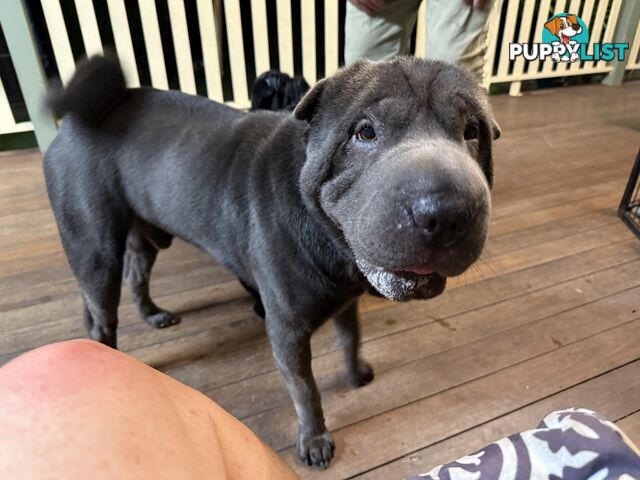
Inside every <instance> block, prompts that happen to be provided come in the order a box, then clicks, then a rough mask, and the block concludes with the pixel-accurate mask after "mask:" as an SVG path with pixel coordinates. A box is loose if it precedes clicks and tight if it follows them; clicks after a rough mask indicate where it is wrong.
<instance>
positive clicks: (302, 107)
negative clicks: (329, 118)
mask: <svg viewBox="0 0 640 480" xmlns="http://www.w3.org/2000/svg"><path fill="white" fill-rule="evenodd" d="M326 85H327V79H326V78H323V79H322V80H320V81H319V82H318V83H316V84H315V85H314V86H313V88H312V89H311V90H309V91H308V92H307V94H306V95H305V96H304V97H302V100H300V103H298V105H297V106H296V108H295V109H294V110H293V116H294V118H296V119H297V120H306V121H307V122H310V121H311V120H312V119H313V117H314V115H315V114H316V112H317V111H318V104H319V103H320V97H321V96H322V92H323V91H324V89H325V87H326Z"/></svg>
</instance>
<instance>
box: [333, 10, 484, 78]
mask: <svg viewBox="0 0 640 480" xmlns="http://www.w3.org/2000/svg"><path fill="white" fill-rule="evenodd" d="M420 1H421V0H392V1H389V0H387V2H386V5H385V7H384V9H383V10H382V11H381V12H380V13H378V14H377V15H376V16H373V17H370V16H369V15H367V14H366V13H364V12H362V11H360V10H358V9H357V8H356V7H354V6H353V5H352V4H351V3H350V2H347V17H346V22H345V49H344V59H345V62H346V63H347V64H349V63H353V62H355V61H356V60H358V59H360V58H368V59H370V60H384V59H388V58H392V57H394V56H396V55H403V54H404V55H407V54H410V53H411V52H410V51H409V50H410V48H411V33H412V32H413V28H414V27H415V24H416V19H417V15H418V7H419V6H420ZM425 1H426V2H427V6H426V35H425V37H426V41H425V56H426V58H431V59H437V60H446V61H449V62H454V63H458V64H459V65H461V66H463V67H464V68H466V69H468V70H469V71H471V73H473V74H474V75H475V76H476V78H478V80H482V72H483V65H484V58H485V55H486V51H487V19H488V17H489V11H490V10H491V4H489V5H487V6H485V7H484V9H482V10H478V9H474V8H472V7H471V6H470V5H467V4H466V3H464V2H463V0H425Z"/></svg>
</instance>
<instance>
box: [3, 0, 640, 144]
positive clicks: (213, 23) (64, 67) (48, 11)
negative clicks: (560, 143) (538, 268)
mask: <svg viewBox="0 0 640 480" xmlns="http://www.w3.org/2000/svg"><path fill="white" fill-rule="evenodd" d="M129 1H136V0H106V2H107V6H108V14H109V21H110V23H111V27H112V33H113V38H114V43H115V45H114V46H115V50H116V51H117V53H118V57H119V58H120V61H121V62H122V64H123V67H124V70H125V73H126V76H127V81H128V83H129V85H131V86H138V85H140V79H139V77H138V69H137V66H136V56H135V53H134V48H133V42H132V37H131V33H130V25H129V20H128V18H127V12H126V7H125V2H129ZM221 1H222V0H167V4H168V8H169V20H170V24H171V34H172V39H173V44H174V50H175V62H176V66H177V74H178V80H179V87H180V90H182V91H184V92H187V93H196V80H195V76H194V69H193V65H192V56H191V48H192V45H191V44H190V41H189V32H188V26H187V18H186V13H185V2H195V6H196V9H197V14H198V26H199V30H200V43H201V48H202V52H203V65H204V74H205V80H206V82H205V83H206V94H207V96H208V97H209V98H211V99H213V100H218V101H223V86H222V85H223V77H222V75H223V74H224V72H223V69H222V68H221V65H222V64H221V56H220V52H221V50H220V47H221V42H220V38H221V36H220V33H221V32H220V31H219V30H220V29H221V27H222V26H223V25H224V26H225V27H226V35H227V46H228V52H227V53H228V58H229V64H230V72H228V74H229V75H230V82H231V86H232V92H233V99H232V100H231V101H228V103H230V104H232V105H233V106H235V107H239V108H246V107H248V106H249V104H250V100H249V92H250V87H251V86H250V85H248V84H247V75H246V64H247V62H246V60H247V59H246V58H245V53H244V52H245V48H244V42H245V41H246V40H245V39H246V38H251V37H252V38H253V51H254V56H255V58H254V59H253V62H254V63H255V69H256V72H257V73H258V74H259V73H261V72H263V71H266V70H268V69H269V68H270V67H271V64H272V62H271V59H270V58H269V38H268V28H267V2H266V0H224V15H222V14H221V12H222V9H221V8H220V2H221ZM241 1H246V2H250V11H251V18H252V32H251V33H252V35H251V37H249V35H248V32H243V31H242V28H241V8H240V7H241V4H240V2H241ZM338 1H339V0H325V1H324V5H323V9H324V11H323V17H324V35H323V37H324V52H325V58H324V69H325V74H326V75H330V74H331V73H333V72H335V70H337V69H338V66H339V65H338V59H339V52H338V48H339V46H338V45H339V43H338V22H339V10H338V3H337V2H338ZM341 1H342V0H341ZM503 1H504V2H508V5H507V8H506V13H502V8H501V6H502V4H503V3H502V2H503ZM40 2H41V5H42V10H43V12H44V16H45V21H46V25H47V29H48V33H49V37H50V39H51V44H52V48H53V53H54V56H55V62H56V65H57V68H58V71H59V73H60V76H61V79H62V81H63V82H65V81H67V80H68V79H69V78H70V76H71V75H72V74H73V71H74V70H75V61H74V56H73V53H72V49H71V44H70V40H69V34H68V30H67V26H66V25H65V20H64V17H63V13H62V8H61V6H60V1H59V0H40ZM74 2H75V9H76V13H77V17H78V22H79V25H80V31H81V36H82V40H83V42H84V48H85V51H86V52H87V55H93V54H96V53H101V52H103V50H104V48H105V46H104V45H103V43H102V41H101V39H100V33H99V29H98V22H100V21H101V20H102V19H100V18H96V13H95V10H94V5H93V2H92V0H74ZM621 4H622V0H569V1H567V0H497V1H496V5H495V7H494V9H493V12H492V15H491V19H490V32H489V36H488V38H490V39H491V41H490V44H489V54H488V58H487V62H486V68H485V84H486V85H487V86H489V85H490V84H493V83H502V82H512V85H513V87H515V88H512V92H515V91H517V90H518V89H519V85H520V83H519V82H521V81H524V80H530V79H536V78H547V77H558V76H567V75H584V74H592V73H603V72H609V71H611V70H612V68H613V67H612V66H611V65H610V64H608V63H607V62H602V61H600V62H576V63H574V64H571V65H568V64H562V65H556V64H555V63H554V62H545V63H543V64H541V63H540V62H537V61H531V62H527V61H524V60H522V59H518V60H517V61H516V62H514V63H512V62H509V59H508V55H507V48H508V44H509V43H510V42H513V41H519V42H526V41H528V39H529V36H530V33H531V31H532V30H531V29H534V30H533V32H534V33H535V34H536V35H540V33H537V32H542V28H543V24H544V22H545V20H546V19H547V18H548V16H549V12H550V11H553V12H564V11H569V12H580V13H579V15H580V16H581V17H582V18H583V20H584V21H585V22H586V23H587V25H591V42H592V43H593V42H596V41H602V42H608V41H611V40H612V38H613V34H614V31H615V28H616V25H617V22H618V19H619V15H620V9H621ZM137 7H138V9H139V12H140V21H141V25H142V31H143V36H144V44H145V51H146V55H147V59H148V65H149V76H150V78H151V82H150V83H151V85H152V86H153V87H156V88H161V89H166V88H168V86H169V82H168V79H167V71H166V67H165V53H164V51H163V46H162V42H161V35H160V26H159V22H158V13H157V10H156V2H155V0H137ZM424 10H425V6H424V3H423V4H422V6H421V11H420V14H419V16H418V18H419V21H418V27H417V28H418V30H417V41H416V45H417V51H416V54H417V55H424V47H423V45H424V35H425V30H424V29H425V22H424V18H425V11H424ZM275 13H276V18H277V32H278V33H277V50H278V56H279V66H280V69H281V70H282V71H284V72H286V73H289V74H292V73H293V70H294V51H293V49H294V42H293V33H292V25H293V23H292V9H291V0H276V12H275ZM316 13H317V12H316V11H315V2H314V1H313V0H300V20H301V22H300V23H301V35H302V42H301V56H302V74H303V75H304V77H305V78H306V80H307V81H308V82H309V83H310V84H313V83H315V81H316V80H317V79H318V78H317V72H316V38H317V35H316V31H315V24H316V22H315V17H316ZM222 17H224V18H222ZM502 17H504V18H502ZM519 17H521V18H522V22H521V27H520V28H519V31H517V32H516V24H517V19H518V18H519ZM501 24H503V27H502V28H503V35H502V37H501V38H502V41H501V42H500V43H499V44H498V41H497V39H498V30H499V28H500V25H501ZM538 38H539V37H538ZM537 41H539V40H537ZM639 47H640V25H639V26H638V29H637V31H636V34H635V39H634V41H633V42H632V48H631V49H630V52H629V61H628V64H627V69H637V68H640V58H639V51H638V49H639ZM496 59H498V61H497V67H496V68H494V63H495V60H496ZM32 128H33V127H32V125H31V122H20V123H17V122H16V121H15V119H14V115H13V113H12V110H11V108H10V105H9V102H8V100H7V96H6V93H5V89H4V86H3V85H2V82H0V134H3V133H12V132H20V131H27V130H31V129H32Z"/></svg>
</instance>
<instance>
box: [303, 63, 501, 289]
mask: <svg viewBox="0 0 640 480" xmlns="http://www.w3.org/2000/svg"><path fill="white" fill-rule="evenodd" d="M294 115H295V116H296V117H297V118H298V119H304V120H307V121H308V122H309V125H308V129H307V136H308V143H307V160H306V163H305V165H304V167H303V170H302V174H301V178H300V183H301V189H302V192H303V196H304V197H305V201H306V202H307V204H308V205H309V206H310V207H311V208H312V209H314V210H315V211H316V212H317V213H318V214H319V215H321V216H323V217H324V219H325V220H326V223H327V224H329V225H330V228H335V229H337V230H339V233H340V234H341V236H342V237H343V238H344V239H345V241H346V244H347V246H348V248H349V249H350V251H351V252H352V253H353V256H354V257H355V260H356V263H357V265H358V268H360V270H361V271H362V273H363V274H364V275H365V276H366V277H367V279H368V280H369V282H370V283H371V284H372V285H373V286H374V287H375V288H376V289H377V290H378V291H379V292H380V293H382V294H383V295H385V296H386V297H388V298H391V299H394V300H408V299H412V298H431V297H433V296H436V295H438V294H440V293H441V292H442V291H443V290H444V287H445V284H446V277H449V276H455V275H459V274H461V273H462V272H464V271H465V270H466V269H467V268H468V267H469V266H470V265H471V264H472V263H473V262H474V261H475V260H477V259H478V257H479V255H480V253H481V251H482V248H483V246H484V242H485V239H486V236H487V227H488V224H489V216H490V211H491V202H490V193H489V188H490V185H491V183H492V160H491V142H492V140H493V139H494V138H497V137H498V136H499V132H500V131H499V129H498V126H497V125H496V123H495V122H494V120H493V118H492V116H491V112H490V111H489V108H488V105H487V100H486V95H485V94H484V92H483V91H482V90H481V89H480V88H479V87H478V86H477V85H476V83H475V81H474V80H473V79H472V78H471V77H470V76H469V75H468V74H466V73H465V72H463V71H462V70H461V69H459V68H457V67H455V66H452V65H448V64H445V63H441V62H429V61H425V60H419V59H415V58H409V57H406V58H398V59H395V60H392V61H387V62H360V63H357V64H354V65H352V66H350V67H348V68H345V69H343V70H341V71H340V72H339V73H338V74H337V75H335V76H334V77H331V78H329V79H327V80H324V81H322V82H320V83H318V85H316V86H315V87H314V88H313V89H312V90H311V91H310V92H309V93H308V94H307V96H305V97H304V98H303V100H302V102H301V103H300V105H298V107H297V108H296V110H295V112H294Z"/></svg>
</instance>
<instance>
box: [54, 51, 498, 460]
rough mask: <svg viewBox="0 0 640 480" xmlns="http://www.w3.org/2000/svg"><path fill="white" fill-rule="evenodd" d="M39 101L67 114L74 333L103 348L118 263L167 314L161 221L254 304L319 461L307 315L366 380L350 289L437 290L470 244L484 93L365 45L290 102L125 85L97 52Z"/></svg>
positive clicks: (482, 145) (320, 432)
mask: <svg viewBox="0 0 640 480" xmlns="http://www.w3.org/2000/svg"><path fill="white" fill-rule="evenodd" d="M50 103H51V106H52V107H53V109H54V110H55V111H56V112H57V113H58V114H60V115H65V118H64V120H63V122H62V126H61V128H60V131H59V133H58V135H57V137H56V138H55V140H54V142H53V143H52V144H51V146H50V148H49V149H48V151H47V152H46V155H45V159H44V170H45V175H46V184H47V189H48V193H49V198H50V201H51V205H52V208H53V211H54V213H55V218H56V221H57V224H58V227H59V230H60V236H61V237H62V243H63V245H64V250H65V252H66V255H67V257H68V260H69V263H70V265H71V268H72V270H73V272H74V274H75V276H76V277H77V280H78V283H79V286H80V289H81V292H82V297H83V299H84V323H85V326H86V328H87V331H88V333H89V336H90V337H91V338H93V339H95V340H98V341H100V342H103V343H105V344H107V345H110V346H112V347H116V328H117V325H118V317H117V311H118V303H119V300H120V287H121V279H122V277H123V276H124V278H125V279H126V281H127V283H128V284H129V286H130V288H131V290H132V292H133V298H134V299H135V302H136V304H137V306H138V307H139V309H140V314H141V315H142V318H143V319H144V320H145V321H147V322H148V323H149V324H151V325H152V326H153V327H156V328H163V327H167V326H170V325H173V324H175V323H177V322H178V321H179V319H178V318H177V317H176V316H174V315H172V314H171V313H170V312H168V311H166V310H163V309H162V308H160V307H159V306H157V305H156V304H155V303H154V302H153V300H152V299H151V298H150V296H149V276H150V273H151V268H152V266H153V263H154V261H155V259H156V256H157V254H158V250H159V249H163V248H167V247H169V245H170V244H171V240H172V238H173V237H174V236H175V237H178V238H181V239H183V240H185V241H186V242H189V243H191V244H193V245H196V246H197V247H199V248H201V249H203V250H204V251H206V252H208V253H209V254H211V255H212V256H213V257H214V258H215V259H216V260H217V261H218V262H220V263H221V264H223V265H224V266H226V267H227V268H228V269H229V270H231V271H232V272H233V273H234V274H235V275H237V277H238V278H239V279H240V281H241V282H242V284H243V286H244V287H245V288H246V289H247V290H248V291H249V292H250V293H251V295H252V296H253V297H254V299H255V302H256V304H255V310H256V312H257V313H258V314H259V315H261V316H263V317H264V319H265V325H266V331H267V334H268V337H269V339H270V341H271V345H272V348H273V354H274V357H275V360H276V363H277V365H278V368H279V369H280V371H281V372H282V375H283V376H284V379H285V380H286V383H287V386H288V388H289V391H290V394H291V397H292V399H293V402H294V405H295V410H296V412H297V414H298V423H299V437H298V452H299V455H300V458H301V459H302V460H303V461H304V462H306V463H307V464H309V465H314V466H320V467H326V466H327V465H328V464H329V462H330V461H331V458H332V456H333V451H334V442H333V440H332V438H331V435H330V434H329V432H328V431H327V429H326V427H325V421H324V416H323V412H322V405H321V403H320V394H319V392H318V388H317V386H316V383H315V380H314V378H313V374H312V371H311V350H310V346H309V339H310V337H311V334H312V333H313V331H314V330H316V329H317V328H318V326H320V325H321V324H322V323H323V322H324V321H325V320H327V319H328V318H330V317H333V319H334V321H335V326H336V329H337V335H338V340H339V344H340V345H341V346H342V348H343V349H344V358H345V363H346V371H347V378H348V380H349V382H350V384H351V385H353V386H354V387H359V386H362V385H365V384H366V383H368V382H369V381H371V380H372V379H373V372H372V370H371V367H370V366H369V365H368V364H367V363H366V362H365V361H364V360H363V359H362V358H360V356H359V353H358V349H359V342H360V339H359V329H358V320H357V304H356V300H357V298H358V296H359V295H361V294H362V292H364V291H365V289H367V288H369V287H370V285H372V286H373V287H374V288H375V289H377V290H378V291H379V292H380V293H381V294H383V295H384V296H386V297H388V298H390V299H393V300H398V301H405V300H410V299H427V298H431V297H434V296H436V295H438V294H440V293H441V292H442V291H443V290H444V288H445V284H446V279H447V277H450V276H455V275H459V274H461V273H462V272H464V271H465V270H466V269H467V268H468V267H469V266H470V265H471V264H472V263H473V262H474V261H475V260H476V259H477V258H478V257H479V255H480V252H481V250H482V248H483V245H484V243H485V239H486V235H487V227H488V224H489V216H490V210H491V202H490V190H489V189H490V186H491V183H492V158H491V144H492V141H493V140H494V139H495V138H497V137H498V135H499V133H500V130H499V129H498V126H497V124H496V123H495V121H494V119H493V117H492V114H491V111H490V109H489V106H488V103H487V98H486V94H485V92H484V91H483V90H482V89H481V88H480V87H479V86H478V85H477V84H476V83H475V82H474V81H473V80H472V78H471V77H470V76H469V75H468V74H467V73H465V72H464V71H462V70H461V69H459V68H457V67H455V66H453V65H449V64H446V63H441V62H433V61H425V60H419V59H416V58H397V59H395V60H392V61H385V62H375V63H372V62H367V61H362V62H359V63H356V64H354V65H351V66H349V67H346V68H343V69H342V70H340V71H339V72H338V73H337V74H335V75H334V76H332V77H330V78H327V79H324V80H321V81H320V82H318V83H317V84H316V85H315V86H314V87H313V88H312V89H311V90H310V91H309V92H308V93H307V94H306V96H305V97H304V98H303V99H302V100H301V102H300V103H299V105H298V106H297V108H296V109H295V111H294V112H293V114H291V113H289V112H269V111H258V112H252V113H247V112H243V111H239V110H235V109H233V108H230V107H228V106H225V105H222V104H219V103H216V102H213V101H210V100H208V99H206V98H203V97H198V96H190V95H186V94H183V93H180V92H176V91H159V90H154V89H151V88H133V89H128V88H126V87H125V81H124V76H123V73H122V70H121V68H120V66H119V65H118V64H117V63H116V62H114V61H112V60H110V59H108V58H105V57H94V58H92V59H90V60H88V61H87V62H86V63H85V64H84V65H83V66H81V67H80V68H79V69H78V71H77V72H76V74H75V76H74V77H73V79H72V80H71V81H70V82H69V84H68V85H67V87H66V88H65V89H64V90H62V91H60V92H58V93H57V95H54V96H52V99H51V102H50Z"/></svg>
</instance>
